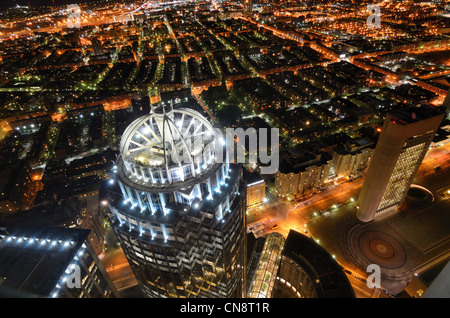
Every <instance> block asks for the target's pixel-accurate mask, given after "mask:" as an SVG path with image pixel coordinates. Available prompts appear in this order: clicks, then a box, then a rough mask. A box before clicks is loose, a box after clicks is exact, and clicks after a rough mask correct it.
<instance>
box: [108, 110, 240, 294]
mask: <svg viewBox="0 0 450 318" xmlns="http://www.w3.org/2000/svg"><path fill="white" fill-rule="evenodd" d="M199 136H203V137H205V138H206V139H203V141H202V140H200V141H199V140H198V137H199ZM214 138H215V135H214V131H213V130H212V129H211V126H210V125H209V123H208V122H207V121H206V120H205V119H204V118H203V117H201V115H200V114H199V113H197V112H195V111H192V110H188V109H183V110H173V111H172V110H170V111H168V112H165V111H164V113H159V114H158V113H152V114H150V115H148V116H144V117H142V118H140V119H137V120H136V121H135V122H134V123H132V124H131V125H130V127H129V128H128V129H127V130H126V131H125V132H124V136H123V137H122V143H121V156H120V157H119V159H118V160H117V162H116V165H115V167H114V172H115V173H114V179H112V180H111V185H110V190H109V206H110V216H111V221H112V223H113V227H114V230H115V232H116V235H117V238H118V239H119V241H120V243H121V246H122V249H123V250H124V252H125V255H126V257H127V259H128V261H129V263H130V265H131V268H132V270H133V272H134V274H135V276H136V279H137V280H138V282H139V285H140V287H141V289H142V291H143V292H144V293H145V294H146V295H147V296H149V297H182V298H184V297H187V298H189V297H241V296H243V294H244V292H245V291H244V288H243V286H244V273H245V208H246V205H245V188H243V186H242V182H241V168H240V167H239V166H236V165H231V164H229V163H228V161H227V160H225V162H223V163H222V162H219V160H217V158H216V153H215V147H214V142H215V140H214ZM188 145H194V146H193V147H187V146H188ZM211 145H213V146H211ZM177 148H178V149H179V148H184V149H185V150H186V153H187V154H188V156H187V157H185V158H188V160H185V161H184V162H183V163H175V161H177V160H175V159H177V158H175V157H176V156H177V154H174V153H173V150H174V149H177ZM171 151H172V152H171ZM198 152H201V153H202V156H201V160H190V159H192V158H193V156H194V155H195V154H196V153H198Z"/></svg>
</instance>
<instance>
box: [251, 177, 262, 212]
mask: <svg viewBox="0 0 450 318" xmlns="http://www.w3.org/2000/svg"><path fill="white" fill-rule="evenodd" d="M265 197H266V182H265V181H264V179H263V178H261V177H260V176H251V177H250V178H248V179H247V209H253V208H257V207H259V206H260V205H261V204H263V203H264V198H265Z"/></svg>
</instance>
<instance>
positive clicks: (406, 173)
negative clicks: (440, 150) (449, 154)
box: [377, 133, 433, 213]
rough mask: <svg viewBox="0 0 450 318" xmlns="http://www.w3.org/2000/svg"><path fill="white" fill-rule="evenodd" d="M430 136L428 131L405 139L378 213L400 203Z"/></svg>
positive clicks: (420, 160)
mask: <svg viewBox="0 0 450 318" xmlns="http://www.w3.org/2000/svg"><path fill="white" fill-rule="evenodd" d="M432 137H433V134H432V133H428V134H424V135H421V136H415V137H412V138H409V139H407V141H406V142H405V145H404V146H403V149H402V152H401V153H400V155H399V157H398V159H397V162H396V165H395V167H394V170H393V172H392V175H391V178H390V179H389V182H388V185H387V187H386V190H385V192H384V195H383V197H382V199H381V201H380V204H379V206H378V209H377V212H378V213H379V212H383V211H386V210H387V209H389V208H391V207H393V206H396V205H398V204H401V201H402V200H403V198H404V197H405V195H406V192H407V191H408V189H409V185H410V184H411V182H412V180H411V179H412V178H414V176H415V174H416V172H417V170H418V168H419V166H420V164H421V162H422V160H423V158H424V156H425V154H426V152H427V150H428V146H429V143H430V141H431V138H432Z"/></svg>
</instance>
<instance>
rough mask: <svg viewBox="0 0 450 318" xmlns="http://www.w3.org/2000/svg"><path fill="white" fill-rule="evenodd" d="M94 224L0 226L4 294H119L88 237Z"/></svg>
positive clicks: (0, 278)
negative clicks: (87, 226)
mask: <svg viewBox="0 0 450 318" xmlns="http://www.w3.org/2000/svg"><path fill="white" fill-rule="evenodd" d="M89 232H90V231H89V230H84V229H69V228H56V227H42V226H39V227H33V226H22V225H11V226H10V225H8V227H6V228H0V295H1V296H2V297H52V298H103V297H104V298H110V297H120V295H119V293H118V291H117V289H116V287H115V286H114V284H113V282H112V281H111V279H110V278H109V275H108V274H107V272H106V270H105V267H104V266H103V264H102V263H101V262H100V260H99V259H98V257H97V255H96V253H95V251H94V249H93V247H92V246H91V245H90V243H89V240H88V235H89Z"/></svg>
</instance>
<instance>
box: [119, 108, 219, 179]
mask: <svg viewBox="0 0 450 318" xmlns="http://www.w3.org/2000/svg"><path fill="white" fill-rule="evenodd" d="M216 141H217V136H216V133H215V131H214V129H213V127H212V126H211V124H210V123H209V122H208V121H207V120H206V119H205V118H204V117H203V116H202V115H201V114H200V113H198V112H197V111H195V110H192V109H176V110H174V109H173V108H172V107H164V106H159V107H154V108H153V109H152V112H151V113H150V114H149V115H147V116H143V117H140V118H138V119H137V120H135V121H134V122H133V123H131V125H130V126H129V127H128V128H127V129H126V130H125V132H124V134H123V136H122V140H121V144H120V153H121V157H122V164H123V167H124V169H123V172H124V174H125V176H126V177H128V179H130V180H132V181H133V182H135V183H137V184H140V185H152V186H158V185H159V186H163V185H167V186H169V185H172V184H173V183H176V182H184V181H186V179H188V178H195V177H198V176H200V175H202V174H204V173H205V172H206V171H207V170H209V169H210V168H212V166H213V165H214V164H215V163H216V157H215V150H216V149H215V143H216Z"/></svg>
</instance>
